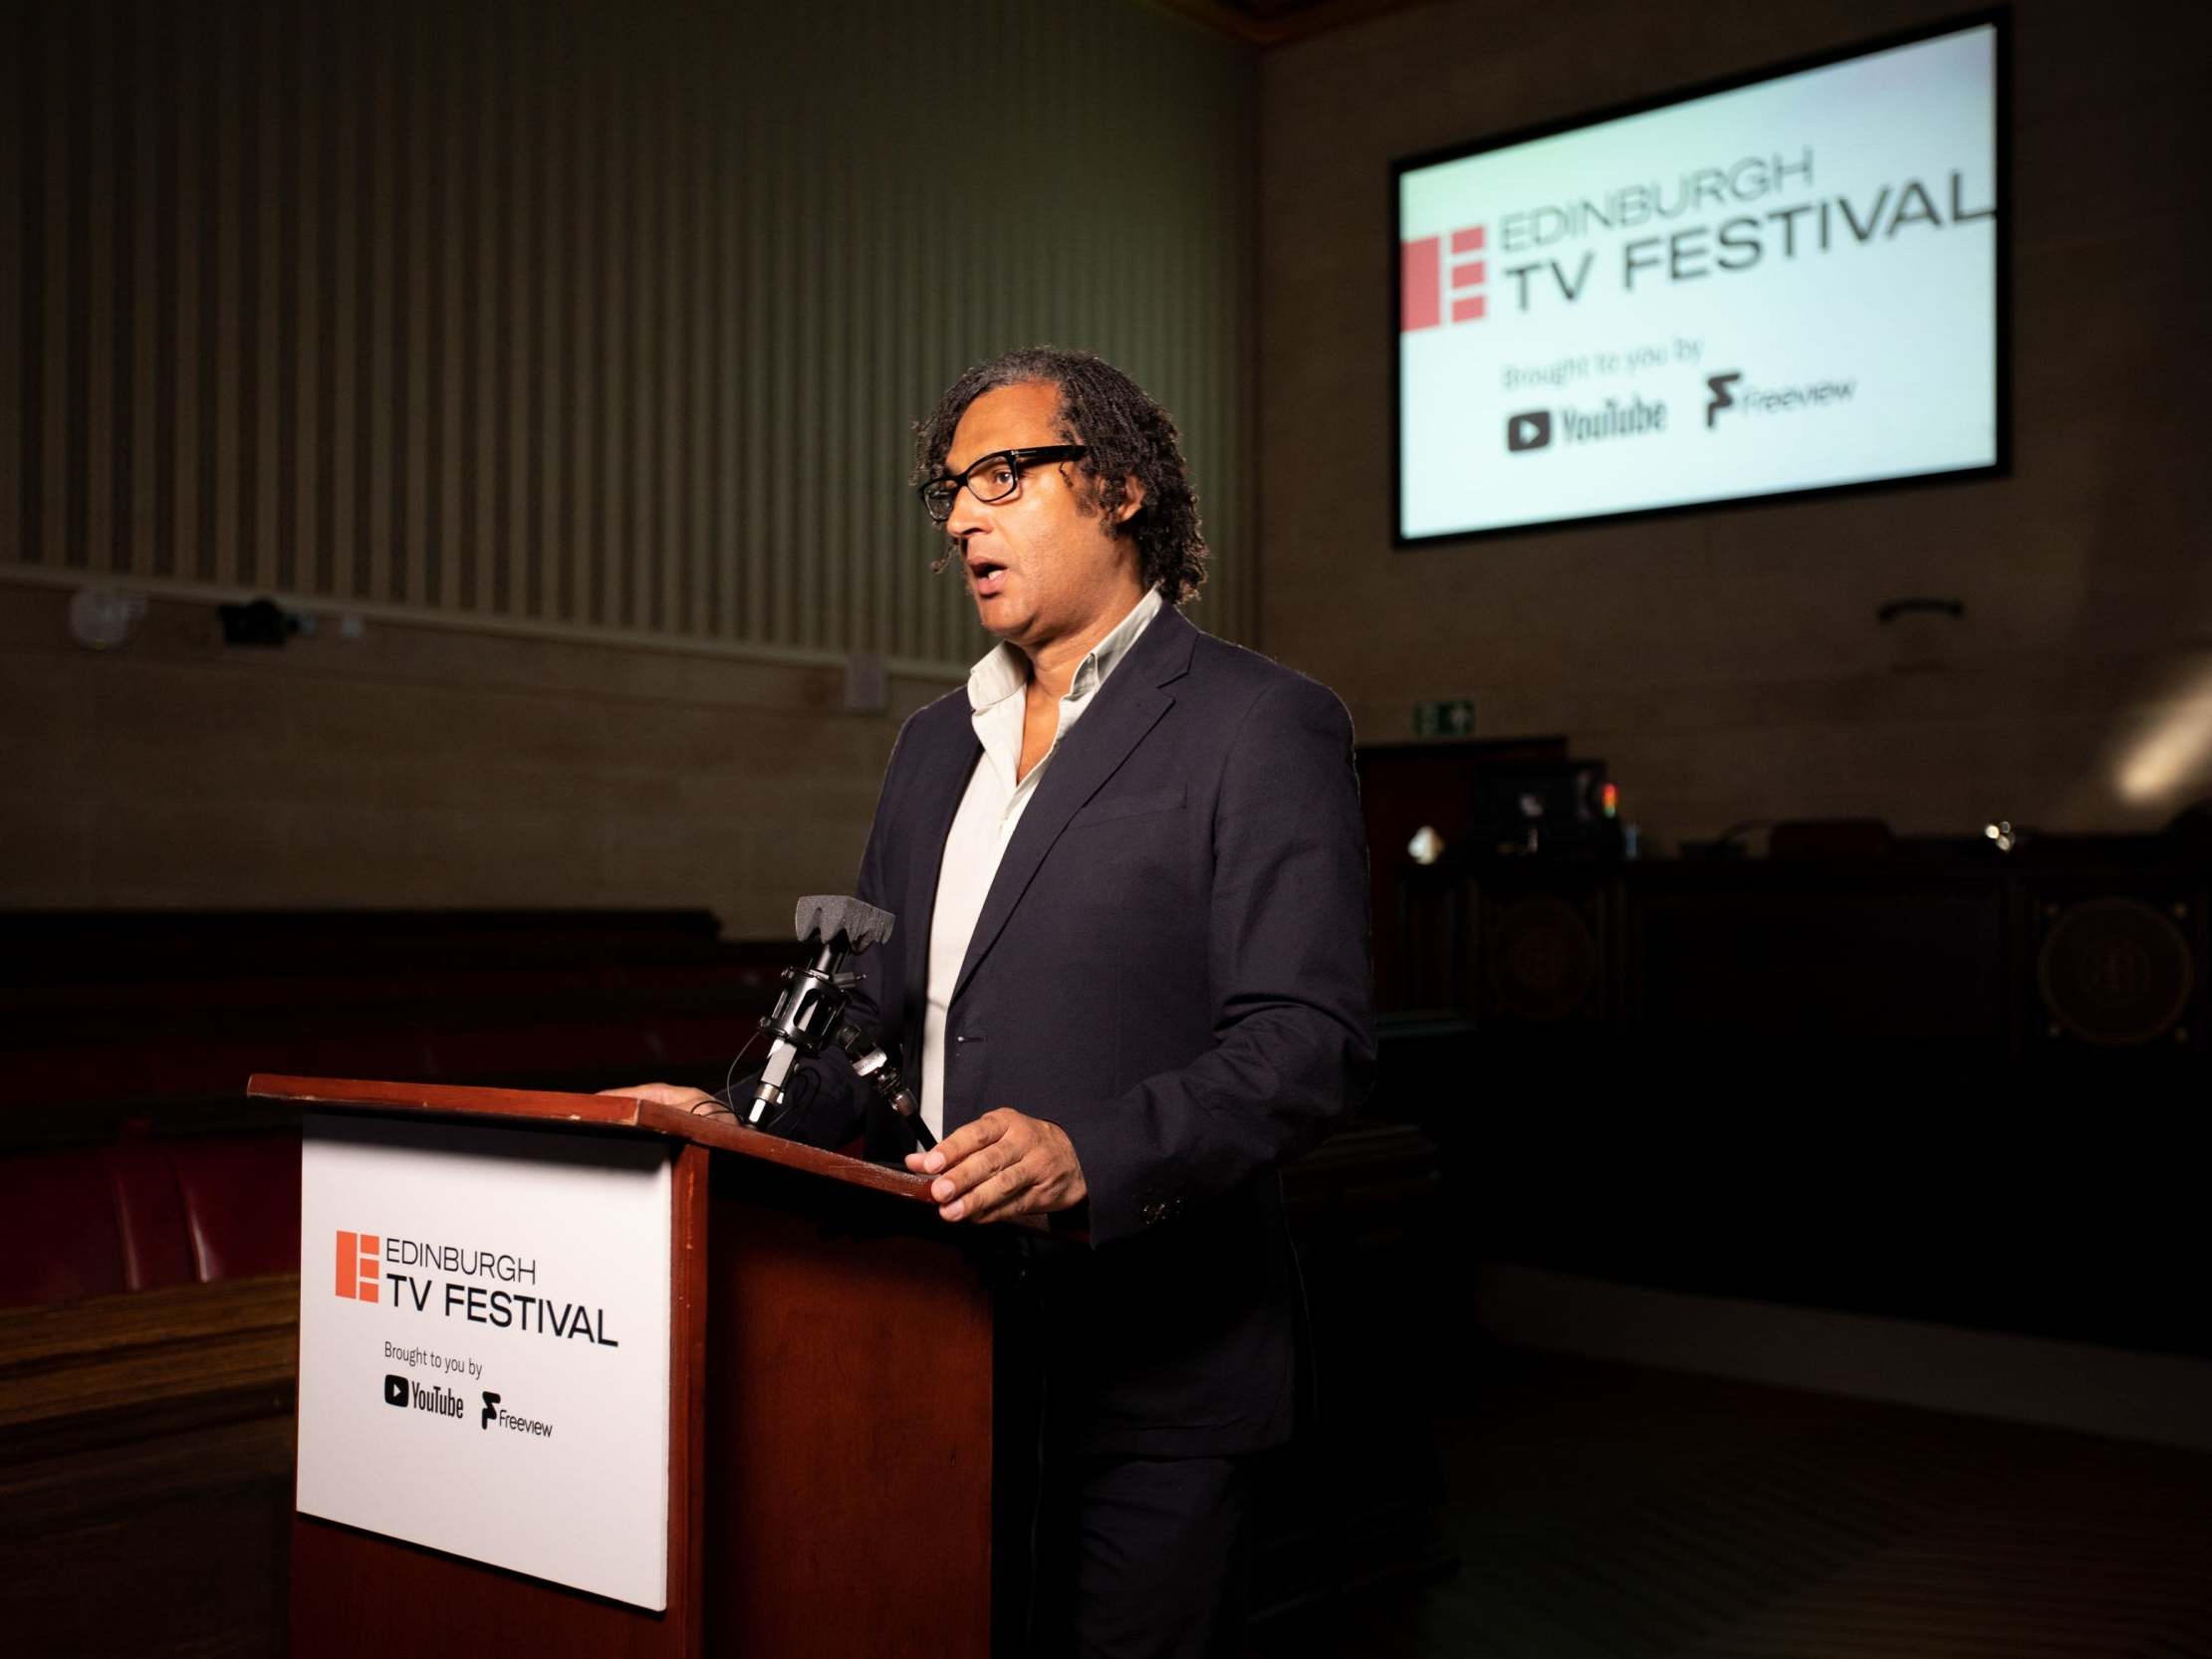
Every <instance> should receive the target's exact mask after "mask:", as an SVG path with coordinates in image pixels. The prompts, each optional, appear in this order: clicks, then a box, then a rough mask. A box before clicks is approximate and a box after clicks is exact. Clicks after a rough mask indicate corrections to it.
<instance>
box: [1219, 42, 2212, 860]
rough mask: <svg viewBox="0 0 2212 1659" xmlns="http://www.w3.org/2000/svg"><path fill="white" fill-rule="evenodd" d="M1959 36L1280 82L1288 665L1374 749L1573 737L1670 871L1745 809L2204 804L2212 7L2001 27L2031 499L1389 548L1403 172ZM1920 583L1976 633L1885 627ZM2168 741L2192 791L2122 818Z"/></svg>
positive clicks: (1900, 817) (1283, 645)
mask: <svg viewBox="0 0 2212 1659" xmlns="http://www.w3.org/2000/svg"><path fill="white" fill-rule="evenodd" d="M1960 9H1961V8H1960V7H1958V6H1956V5H1950V4H1944V3H1939V0H1928V3H1913V0H1883V3H1878V4H1867V3H1863V0H1798V3H1793V4H1790V5H1783V6H1778V5H1774V4H1772V3H1771V0H1701V3H1699V4H1694V5H1692V4H1686V3H1684V4H1669V5H1653V4H1650V3H1649V0H1587V3H1583V4H1577V5H1573V6H1548V7H1547V6H1533V7H1532V6H1526V5H1520V4H1514V3H1510V0H1456V3H1450V4H1439V5H1430V6H1421V7H1415V8H1412V9H1409V10H1406V11H1404V12H1401V13H1397V14H1394V15H1391V16H1388V17H1385V18H1381V19H1378V20H1376V21H1373V22H1370V23H1366V24H1362V25H1360V26H1358V27H1356V28H1352V29H1347V30H1343V31H1339V32H1336V33H1331V34H1328V35H1324V36H1320V37H1318V38H1316V39H1313V40H1310V41H1307V42H1304V43H1301V44H1299V45H1296V46H1291V47H1287V48H1283V49H1280V50H1277V51H1274V52H1271V53H1269V54H1267V55H1266V57H1265V58H1264V59H1263V61H1262V69H1261V110H1262V143H1261V157H1262V162H1261V179H1262V206H1261V223H1262V239H1261V247H1262V269H1263V271H1264V273H1265V276H1264V279H1263V282H1262V288H1261V299H1262V310H1261V318H1262V326H1261V356H1260V375H1261V384H1262V386H1263V388H1264V390H1265V393H1266V396H1265V399H1264V404H1263V409H1264V416H1263V421H1262V426H1261V501H1262V503H1263V517H1262V523H1261V535H1262V538H1263V545H1264V546H1265V549H1266V553H1267V560H1266V566H1265V572H1264V577H1265V588H1264V602H1263V607H1262V633H1263V637H1264V638H1265V640H1266V643H1267V646H1268V649H1269V650H1270V651H1272V652H1274V653H1275V654H1277V655H1280V656H1282V657H1284V658H1286V659H1287V660H1290V661H1292V662H1295V663H1297V664H1298V665H1299V666H1301V667H1303V668H1306V669H1308V670H1310V671H1312V672H1314V673H1317V674H1319V675H1321V676H1322V677H1324V678H1326V679H1327V680H1329V681H1330V683H1331V684H1333V685H1335V686H1336V687H1337V688H1338V689H1339V691H1340V692H1342V693H1343V694H1344V696H1345V697H1346V699H1347V701H1348V702H1350V703H1351V704H1352V710H1353V713H1354V716H1355V718H1356V719H1357V721H1358V724H1359V728H1360V732H1361V735H1362V737H1363V738H1365V739H1367V740H1370V741H1389V740H1402V739H1409V738H1410V737H1411V704H1412V703H1413V702H1414V701H1415V700H1416V699H1420V698H1429V697H1454V696H1468V695H1471V696H1473V697H1474V698H1475V701H1476V718H1477V726H1478V731H1479V733H1480V734H1481V735H1485V736H1503V735H1512V734H1530V733H1545V732H1564V733H1567V734H1568V735H1569V736H1570V737H1571V738H1572V739H1573V741H1574V745H1575V747H1576V749H1577V750H1578V751H1579V752H1581V753H1585V754H1594V755H1601V756H1603V757H1605V758H1606V759H1607V760H1609V761H1610V762H1611V763H1612V765H1613V768H1614V773H1615V776H1616V777H1617V778H1618V779H1619V780H1620V782H1621V784H1622V786H1623V792H1624V798H1625V800H1626V803H1627V805H1628V808H1629V810H1630V815H1631V816H1633V817H1636V818H1638V819H1640V820H1641V821H1642V822H1643V823H1644V824H1645V825H1646V826H1647V828H1649V829H1650V830H1653V831H1654V833H1655V835H1656V838H1658V839H1659V841H1660V842H1661V844H1671V843H1672V842H1673V841H1675V840H1677V839H1679V838H1681V837H1683V836H1688V835H1702V834H1710V833H1712V832H1714V831H1716V830H1720V829H1721V828H1722V827H1724V826H1726V825H1728V824H1730V823H1732V822H1734V821H1737V820H1740V819H1752V818H1770V819H1772V818H1802V817H1826V816H1846V815H1849V816H1856V815H1871V816H1876V817H1881V818H1886V819H1888V820H1889V821H1890V822H1891V823H1892V824H1893V825H1895V826H1896V827H1897V828H1899V829H1901V830H1911V831H1948V830H1967V831H1972V830H1978V829H1979V827H1980V825H1981V824H1982V823H1983V822H1984V821H1985V820H1987V819H1990V818H1995V817H2009V818H2011V819H2013V820H2015V821H2017V822H2022V823H2028V824H2035V825H2039V826H2045V827H2050V828H2089V827H2120V826H2131V825H2156V824H2158V823H2161V822H2163V821H2164V819H2165V818H2166V817H2167V816H2168V815H2169V814H2170V813H2171V812H2172V810H2173V809H2174V808H2175V806H2176V805H2178V804H2179V803H2181V802H2183V801H2186V800H2188V799H2191V798H2193V797H2194V796H2195V795H2197V794H2200V793H2203V792H2204V791H2205V790H2206V788H2207V782H2208V779H2212V563H2208V562H2207V560H2206V552H2207V549H2206V540H2207V538H2206V534H2205V525H2206V510H2207V507H2208V505H2212V485H2208V469H2207V467H2206V465H2205V463H2204V461H2203V459H2202V455H2201V448H2202V442H2201V437H2200V433H2201V429H2202V423H2201V420H2200V418H2199V416H2198V413H2197V408H2198V404H2199V403H2200V402H2201V400H2202V397H2203V392H2202V389H2201V387H2202V378H2201V376H2202V372H2203V368H2204V365H2205V363H2206V362H2207V360H2208V354H2207V350H2206V349H2207V346H2208V344H2212V330H2208V328H2207V323H2206V317H2207V307H2206V305H2205V302H2204V297H2203V272H2204V271H2205V269H2206V268H2207V260H2208V257H2212V233H2208V224H2207V214H2206V211H2205V206H2204V202H2205V192H2204V185H2203V180H2202V176H2201V169H2202V165H2203V158H2204V156H2205V154H2206V153H2207V143H2206V140H2207V137H2208V136H2212V114H2208V112H2212V100H2208V99H2206V97H2205V95H2204V93H2205V81H2204V75H2203V64H2204V63H2205V61H2206V56H2207V53H2208V51H2212V24H2208V22H2207V16H2208V14H2207V11H2206V9H2205V8H2202V7H2199V6H2196V5H2193V4H2180V3H2130V4H2126V5H2120V6H2114V5H2110V4H2095V3H2089V0H2022V3H2021V4H2020V5H2019V6H2018V8H2017V11H2016V33H2015V41H2014V46H2015V53H2014V89H2013V90H2014V123H2013V142H2014V149H2013V163H2014V165H2013V177H2014V201H2015V206H2014V213H2013V218H2012V225H2011V233H2012V237H2013V248H2014V273H2015V301H2014V314H2013V316H2014V336H2013V361H2014V364H2015V367H2016V376H2015V392H2014V415H2015V421H2014V435H2015V462H2014V476H2013V477H2011V478H2010V479H2007V480H2003V481H1997V482H1983V483H1974V484H1960V485H1951V486H1943V487H1933V488H1920V489H1910V490H1899V491H1894V492H1888V493H1879V494H1868V495H1863V496H1857V497H1853V498H1849V499H1845V500H1841V501H1826V502H1808V503H1802V504H1793V505H1777V506H1772V507H1751V508H1739V509H1732V510H1729V511H1726V512H1715V513H1710V514H1695V515H1688V516H1683V517H1678V518H1670V519H1657V520H1648V521H1643V522H1637V523H1630V524H1623V525H1617V526H1601V527H1591V528H1586V529H1580V530H1569V531H1561V532H1553V533H1547V534H1541V535H1528V536H1513V537H1499V538H1494V539H1490V540H1487V541H1483V542H1477V543H1467V544H1461V545H1458V546H1431V547H1428V548H1424V549H1421V550H1418V551H1409V552H1404V553H1394V552H1393V551H1392V549H1391V547H1390V540H1389V519H1388V513H1389V494H1390V490H1391V482H1390V466H1391V456H1390V410H1389V402H1388V399H1389V395H1390V353H1391V351H1392V350H1393V343H1392V340H1391V336H1390V327H1391V325H1390V315H1389V311H1388V295H1389V292H1390V290H1389V282H1390V276H1391V261H1392V259H1393V257H1394V244H1393V231H1392V225H1391V219H1390V206H1391V204H1390V199H1389V189H1388V183H1389V173H1388V164H1389V162H1390V161H1391V160H1392V159H1393V158H1394V157H1397V156H1401V155H1406V154H1411V153H1415V152H1418V151H1422V150H1426V149H1432V148H1435V147H1438V146H1442V145H1446V144H1450V143H1453V142H1457V141H1462V140H1466V139H1471V138H1475V137H1479V136H1481V135H1483V134H1486V133H1490V132H1503V131H1507V130H1510V129H1512V128H1515V127H1518V126H1523V125H1528V124H1531V123H1535V122H1540V121H1546V120H1551V119H1563V118H1570V117H1573V116H1576V115H1578V114H1580V113H1584V112H1588V111H1591V110H1596V109H1598V108H1601V107H1604V106H1607V105H1611V104H1617V103H1622V102H1626V101H1630V100H1634V99H1638V98H1644V97H1648V96H1650V95H1653V94H1656V93H1660V92H1663V91H1665V90H1667V89H1669V88H1672V87H1678V86H1684V85H1689V84H1693V83H1696V82H1699V81H1703V80H1709V79H1713V78H1716V77H1719V76H1723V75H1727V74H1731V73H1736V72H1740V71H1745V70H1752V69H1757V68H1759V67H1762V66H1764V65H1767V64H1770V63H1774V62H1778V61H1782V60H1785V59H1788V58H1791V57H1794V56H1800V55H1804V54H1808V53H1812V52H1816V51H1821V50H1825V49H1830V48H1835V47H1844V46H1848V45H1851V44H1853V43H1855V42H1858V41H1861V40H1865V39H1868V38H1871V37H1873V36H1875V35H1878V34H1881V33H1884V32H1887V31H1890V30H1894V29H1899V28H1904V27H1908V26H1911V25H1914V24H1916V23H1919V22H1923V21H1936V20H1940V19H1943V18H1946V17H1949V16H1954V15H1956V14H1957V12H1958V11H1959V10H1960ZM1905 594H1935V595H1945V596H1954V597H1958V598H1961V599H1963V600H1964V601H1965V602H1966V605H1967V616H1966V619H1965V621H1964V623H1963V624H1962V625H1951V624H1947V623H1942V622H1938V621H1932V620H1928V619H1921V620H1920V621H1918V622H1916V623H1914V624H1912V625H1910V626H1908V627H1904V628H1898V627H1894V626H1893V627H1891V628H1887V629H1885V628H1883V627H1881V626H1879V625H1877V623H1876V621H1875V615H1874V613H1875V610H1876V608H1877V607H1878V606H1879V605H1880V604H1881V603H1882V602H1883V601H1885V600H1887V599H1890V598H1893V597H1897V596H1900V595H1905ZM2160 734H2163V735H2164V737H2165V739H2166V740H2167V746H2166V749H2165V751H2164V753H2165V754H2166V755H2167V757H2168V758H2169V759H2170V760H2171V761H2172V762H2173V763H2174V764H2173V765H2171V766H2165V767H2163V768H2161V767H2159V766H2156V765H2146V766H2140V767H2139V769H2140V770H2143V771H2145V772H2147V773H2149V774H2151V775H2152V776H2151V777H2150V778H2149V779H2148V781H2147V782H2146V781H2143V780H2137V787H2136V789H2135V790H2134V791H2133V792H2132V793H2130V792H2128V791H2126V790H2123V789H2122V787H2121V782H2120V780H2121V777H2122V774H2123V773H2124V772H2126V771H2127V770H2128V768H2129V764H2130V762H2131V761H2133V762H2136V763H2140V762H2141V758H2142V754H2143V748H2144V745H2145V743H2146V742H2154V741H2155V740H2156V739H2157V738H2158V737H2159V736H2160ZM2160 778H2163V779H2164V782H2163V784H2162V785H2158V780H2159V779H2160ZM2153 785H2158V787H2152V786H2153Z"/></svg>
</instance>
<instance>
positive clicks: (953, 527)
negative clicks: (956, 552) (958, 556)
mask: <svg viewBox="0 0 2212 1659" xmlns="http://www.w3.org/2000/svg"><path fill="white" fill-rule="evenodd" d="M983 511H984V510H983V505H982V503H980V502H978V501H977V500H976V499H975V492H974V491H973V490H971V489H969V488H968V487H967V486H966V485H965V484H963V485H961V486H960V489H959V491H958V493H957V494H955V495H954V496H953V498H952V511H951V512H950V513H949V514H947V515H946V517H945V534H946V535H947V536H950V537H951V538H952V539H953V541H955V542H956V543H958V544H959V545H960V546H961V548H962V549H963V550H964V549H965V548H966V547H967V539H968V538H969V537H970V536H973V535H974V534H975V533H976V532H977V531H979V530H981V529H983V527H984V517H983Z"/></svg>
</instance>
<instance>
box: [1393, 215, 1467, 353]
mask: <svg viewBox="0 0 2212 1659" xmlns="http://www.w3.org/2000/svg"><path fill="white" fill-rule="evenodd" d="M1483 240H1484V237H1483V227H1482V226H1480V225H1468V226H1466V227H1465V228H1464V229H1461V230H1455V231H1453V232H1452V233H1451V234H1450V236H1449V237H1444V236H1421V237H1416V238H1415V239H1414V240H1412V241H1410V242H1401V243H1399V244H1398V332H1399V333H1400V334H1411V333H1413V331H1414V330H1416V329H1433V328H1436V327H1438V326H1439V325H1441V324H1442V323H1443V321H1444V294H1445V289H1446V286H1447V285H1446V281H1445V259H1444V245H1445V243H1446V242H1447V241H1448V242H1449V243H1450V244H1451V268H1450V283H1449V287H1450V291H1451V302H1452V304H1451V318H1452V321H1453V322H1454V323H1479V322H1481V321H1482V319H1483V316H1484V314H1485V312H1486V311H1487V310H1488V309H1489V301H1488V298H1487V296H1486V295H1485V294H1484V293H1483V292H1482V289H1483V286H1484V284H1486V283H1487V282H1488V281H1489V280H1490V266H1489V262H1488V261H1487V260H1484V259H1482V258H1480V257H1479V256H1480V255H1481V253H1482V250H1483ZM1471 256H1473V257H1471Z"/></svg>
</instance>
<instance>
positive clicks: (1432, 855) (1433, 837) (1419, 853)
mask: <svg viewBox="0 0 2212 1659" xmlns="http://www.w3.org/2000/svg"><path fill="white" fill-rule="evenodd" d="M1443 853H1444V837H1443V836H1441V835H1439V834H1438V833H1437V832H1436V831H1435V830H1433V829H1431V828H1430V827H1429V826H1428V825H1425V824H1424V825H1422V826H1421V827H1420V828H1419V829H1418V830H1414V831H1413V838H1412V839H1411V840H1409V841H1407V842H1406V843H1405V855H1406V856H1407V857H1408V858H1411V859H1412V860H1413V862H1415V863H1416V864H1433V863H1435V862H1436V860H1437V859H1438V858H1440V857H1442V856H1443Z"/></svg>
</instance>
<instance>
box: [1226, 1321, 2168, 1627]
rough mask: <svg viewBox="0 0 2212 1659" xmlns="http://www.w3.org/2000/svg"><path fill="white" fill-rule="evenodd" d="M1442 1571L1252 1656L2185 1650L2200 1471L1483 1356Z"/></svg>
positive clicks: (1451, 1442) (1852, 1409)
mask: <svg viewBox="0 0 2212 1659" xmlns="http://www.w3.org/2000/svg"><path fill="white" fill-rule="evenodd" d="M1473 1369H1474V1371H1475V1372H1476V1375H1475V1376H1474V1377H1473V1378H1472V1380H1471V1383H1470V1385H1469V1386H1468V1387H1467V1388H1466V1389H1465V1391H1464V1392H1463V1393H1462V1396H1461V1404H1462V1408H1461V1409H1458V1410H1455V1411H1454V1412H1453V1414H1452V1415H1451V1417H1450V1418H1449V1420H1448V1422H1447V1434H1446V1437H1445V1441H1446V1447H1447V1458H1448V1479H1449V1483H1450V1501H1449V1506H1448V1510H1447V1522H1446V1526H1447V1531H1448V1535H1449V1543H1450V1546H1451V1548H1452V1551H1453V1552H1454V1553H1455V1554H1456V1555H1457V1557H1458V1566H1457V1568H1456V1570H1454V1571H1453V1572H1452V1573H1450V1575H1449V1576H1447V1577H1444V1578H1442V1579H1440V1580H1438V1581H1435V1582H1432V1583H1430V1584H1427V1585H1423V1586H1412V1587H1401V1588H1399V1589H1396V1590H1393V1591H1389V1592H1386V1593H1385V1592H1376V1593H1373V1594H1371V1595H1369V1596H1368V1597H1367V1598H1365V1599H1364V1600H1363V1601H1361V1602H1359V1603H1357V1604H1353V1605H1345V1604H1339V1605H1337V1606H1321V1607H1314V1608H1309V1609H1303V1610H1299V1611H1297V1612H1295V1613H1293V1614H1292V1615H1290V1616H1284V1617H1278V1618H1275V1619H1271V1620H1269V1621H1267V1623H1266V1624H1264V1625H1263V1626H1262V1627H1261V1629H1260V1630H1259V1631H1258V1632H1257V1633H1256V1638H1255V1643H1254V1653H1255V1656H1256V1659H1324V1656H1334V1655H1345V1656H1348V1659H1349V1656H1352V1655H1358V1656H1360V1659H1480V1656H1497V1659H1661V1656H1669V1659H1671V1656H1677V1655H1679V1656H1684V1659H2200V1656H2201V1659H2212V1455H2205V1454H2198V1453H2189V1452H2177V1451H2173V1450H2169V1449H2166V1448H2162V1447H2156V1446H2148V1445H2142V1444H2137V1443H2130V1442H2123V1441H2115V1440H2103V1439H2097V1438H2094V1437H2090V1436H2087V1435H2081V1434H2074V1433H2069V1432H2065V1431H2059V1430H2049V1429H2040V1428H2033V1427H2026V1426H2021V1425H2016V1424H2007V1423H1997V1422H1991V1421H1986V1420H1981V1419H1974V1418H1965V1417H1954V1416H1949V1415H1945V1414H1940V1413H1935V1412H1927V1411H1918V1410H1913V1409H1909V1408H1904V1407H1897V1406H1887V1405H1877V1404H1869V1403H1863V1402H1858V1401H1850V1400H1842V1399H1836V1398H1833V1397H1828V1396H1822V1395H1813V1394H1803V1393H1797V1392H1794V1391H1790V1390H1785V1389H1775V1388H1766V1387H1759V1386H1753V1385H1749V1384H1739V1383H1731V1382H1724V1381H1715V1380H1710V1379H1701V1378H1693V1377H1685V1376H1679V1375H1674V1374H1671V1373H1663V1372H1656V1371H1644V1370H1638V1369H1634V1368H1631V1367H1627V1366H1619V1365H1604V1364H1598V1363H1593V1362H1586V1361H1580V1360H1570V1359H1562V1358H1554V1357H1547V1356H1538V1355H1532V1354H1525V1353H1510V1352H1494V1353H1493V1354H1492V1355H1491V1356H1489V1357H1488V1358H1486V1359H1484V1360H1482V1361H1480V1362H1479V1363H1477V1364H1475V1365H1474V1366H1473Z"/></svg>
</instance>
